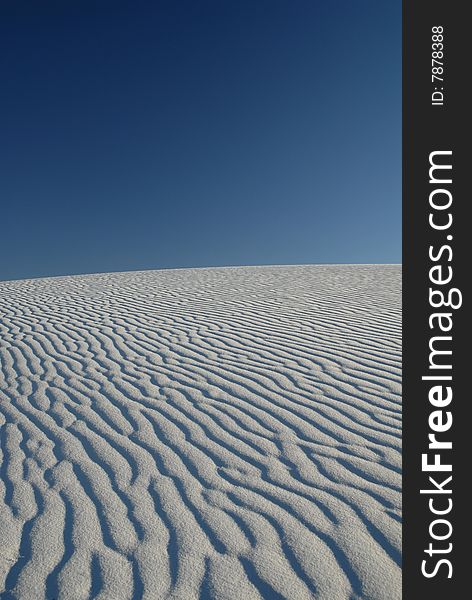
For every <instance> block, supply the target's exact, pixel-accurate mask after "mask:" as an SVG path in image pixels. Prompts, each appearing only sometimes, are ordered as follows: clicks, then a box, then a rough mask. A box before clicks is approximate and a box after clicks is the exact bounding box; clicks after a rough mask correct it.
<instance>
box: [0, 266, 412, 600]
mask: <svg viewBox="0 0 472 600" xmlns="http://www.w3.org/2000/svg"><path fill="white" fill-rule="evenodd" d="M400 285H401V268H400V267H399V266H395V265H383V266H381V265H361V266H349V265H337V266H336V265H333V266H331V265H326V266H287V267H285V266H280V267H246V268H244V267H241V268H221V269H220V268H213V269H193V270H192V269H186V270H169V271H144V272H132V273H113V274H99V275H87V276H74V277H59V278H48V279H37V280H24V281H13V282H3V283H0V313H1V325H0V336H1V341H0V362H1V369H0V425H1V429H0V452H1V468H0V591H1V592H2V593H1V594H0V596H1V598H2V600H8V599H18V600H39V599H41V598H45V599H48V600H52V599H53V598H54V599H61V600H82V599H84V600H85V599H91V598H97V599H101V600H105V599H113V600H122V599H123V600H127V599H129V600H131V599H134V598H145V599H148V600H155V599H161V598H162V599H172V600H192V599H195V600H197V599H200V598H201V599H210V598H212V599H213V598H214V599H218V600H222V599H224V600H250V599H259V598H267V599H272V598H274V599H277V598H280V599H283V598H285V599H290V600H291V599H293V600H304V599H310V598H318V599H320V600H355V599H357V600H361V599H362V600H364V599H371V600H397V599H400V597H401V422H400V419H401V297H400Z"/></svg>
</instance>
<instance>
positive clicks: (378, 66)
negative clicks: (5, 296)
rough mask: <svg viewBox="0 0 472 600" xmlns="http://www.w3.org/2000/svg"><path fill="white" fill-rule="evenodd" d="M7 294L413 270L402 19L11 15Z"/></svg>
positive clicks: (224, 3)
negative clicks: (239, 272)
mask: <svg viewBox="0 0 472 600" xmlns="http://www.w3.org/2000/svg"><path fill="white" fill-rule="evenodd" d="M0 63H1V64H0V67H1V70H0V72H1V90H0V123H1V126H0V154H1V156H0V202H1V213H0V279H19V278H26V277H37V276H46V275H62V274H73V273H91V272H103V271H120V270H130V269H132V270H134V269H158V268H167V267H172V268H173V267H191V266H211V265H244V264H291V263H297V264H299V263H321V262H349V263H357V262H361V263H362V262H369V263H371V262H374V263H379V262H380V263H382V262H400V261H401V2H400V1H391V2H386V1H383V2H382V1H380V2H379V1H378V0H356V1H353V0H339V1H336V0H324V1H323V2H318V1H317V0H168V1H159V0H154V1H142V0H133V1H131V0H129V1H121V0H113V1H111V0H96V1H93V2H92V1H90V0H76V1H74V0H68V1H67V2H64V1H59V0H57V1H54V2H53V1H50V0H41V1H40V2H30V3H28V4H26V3H24V2H21V0H15V1H13V0H2V2H1V4H0Z"/></svg>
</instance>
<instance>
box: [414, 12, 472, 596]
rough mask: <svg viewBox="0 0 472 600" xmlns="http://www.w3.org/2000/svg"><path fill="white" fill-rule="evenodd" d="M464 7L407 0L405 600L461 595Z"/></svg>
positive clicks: (465, 544)
mask: <svg viewBox="0 0 472 600" xmlns="http://www.w3.org/2000/svg"><path fill="white" fill-rule="evenodd" d="M467 9H468V6H467V3H465V2H459V1H452V2H438V1H435V0H422V1H419V0H410V1H405V2H404V3H403V273H404V275H403V282H404V292H403V293H404V296H403V298H404V301H403V326H404V329H403V333H404V339H403V382H404V412H403V414H404V425H403V432H404V435H403V439H404V445H403V465H404V484H403V497H404V538H403V549H404V550H403V556H404V564H403V573H404V580H403V597H404V598H405V599H410V598H411V599H416V598H427V599H428V600H434V599H436V598H441V599H443V598H448V599H449V600H454V599H456V598H457V599H459V598H464V597H468V595H467V594H468V592H467V589H468V579H469V575H470V567H469V556H470V549H469V548H470V544H469V536H470V535H471V533H470V529H471V527H470V521H471V519H470V510H471V509H472V502H471V492H470V485H469V483H470V481H471V479H470V475H469V474H470V471H471V468H470V464H469V460H470V459H471V458H472V453H471V450H470V448H471V446H470V444H471V443H472V431H471V430H470V421H469V419H470V417H469V404H470V403H471V394H470V386H469V385H468V384H467V382H466V377H467V376H468V375H469V373H470V372H471V370H472V365H471V364H470V349H469V345H468V337H469V334H470V331H471V328H470V312H469V311H470V304H469V298H468V294H467V292H466V283H467V278H468V277H469V276H470V268H469V257H470V256H471V251H470V239H471V237H472V234H471V233H470V232H469V231H468V229H469V221H468V218H467V216H468V215H469V214H470V210H469V205H470V197H471V194H470V190H468V189H467V180H468V179H469V177H470V173H471V168H470V166H469V165H468V162H469V158H470V150H469V147H468V146H469V143H470V130H471V128H470V116H469V110H470V108H469V107H467V108H466V103H467V104H468V102H467V91H466V90H467V89H468V88H469V87H470V84H469V81H468V80H469V78H470V76H469V71H470V69H469V68H468V58H469V57H470V56H471V54H472V53H471V50H470V39H471V38H472V36H471V32H470V22H469V21H468V19H467V16H466V12H467ZM420 594H424V595H420Z"/></svg>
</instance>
